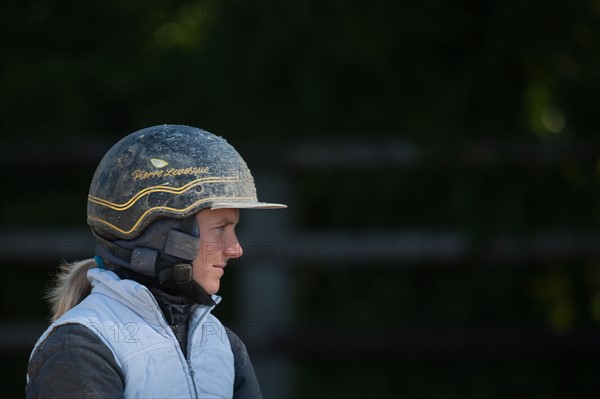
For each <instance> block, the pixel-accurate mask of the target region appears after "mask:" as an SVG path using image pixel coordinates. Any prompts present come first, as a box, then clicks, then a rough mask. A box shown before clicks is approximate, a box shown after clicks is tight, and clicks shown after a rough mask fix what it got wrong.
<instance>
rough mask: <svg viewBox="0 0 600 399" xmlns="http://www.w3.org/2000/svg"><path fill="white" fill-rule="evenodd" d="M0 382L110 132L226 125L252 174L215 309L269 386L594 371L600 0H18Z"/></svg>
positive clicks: (4, 24) (559, 383)
mask: <svg viewBox="0 0 600 399" xmlns="http://www.w3.org/2000/svg"><path fill="white" fill-rule="evenodd" d="M0 12H1V27H0V29H1V31H0V43H1V44H0V45H1V52H0V57H1V58H0V59H1V62H0V70H1V73H0V132H1V134H2V136H1V137H2V138H1V145H0V168H1V175H2V178H3V179H2V180H3V181H2V191H1V192H2V195H1V196H0V198H1V199H0V201H1V202H0V223H1V227H0V261H1V262H2V270H3V274H2V276H3V278H2V282H1V283H0V284H1V285H2V289H1V295H2V300H1V305H0V306H1V312H2V313H1V319H0V352H1V353H2V362H1V365H0V367H1V370H0V379H1V380H0V381H1V383H0V385H1V386H2V390H3V391H4V392H5V394H6V397H14V396H17V397H18V396H21V395H22V394H23V389H24V388H23V387H24V384H25V374H26V365H27V359H28V356H29V353H30V350H31V347H32V345H33V343H34V342H35V340H36V339H37V337H38V336H39V334H40V333H41V332H42V331H43V330H44V328H45V326H46V325H47V318H48V308H47V307H46V305H45V304H44V302H43V301H42V299H41V298H42V295H43V293H44V290H45V289H47V288H48V286H49V284H50V283H51V280H52V275H53V273H54V272H55V271H56V269H57V266H58V264H59V263H60V261H61V260H63V259H64V260H67V261H71V260H74V259H81V258H87V257H89V256H90V255H92V254H93V241H92V239H91V237H90V234H89V232H88V228H87V226H86V223H85V215H86V196H87V190H88V185H89V182H90V180H91V177H92V174H93V172H94V169H95V167H96V165H97V163H98V162H99V160H100V158H101V157H102V155H103V154H104V153H105V151H106V150H107V149H108V148H109V147H110V146H111V145H112V144H114V143H115V142H116V141H117V140H118V139H119V138H121V137H123V136H124V135H126V134H128V133H130V132H133V131H135V130H138V129H140V128H143V127H147V126H151V125H155V124H162V123H178V124H189V125H193V126H197V127H202V128H204V129H206V130H208V131H211V132H213V133H216V134H219V135H222V136H224V137H226V138H227V139H228V140H229V142H230V143H232V144H233V145H234V146H235V147H236V148H237V149H238V150H239V151H240V152H241V153H242V155H243V156H244V157H245V158H246V159H247V161H248V163H249V165H250V167H251V169H252V171H253V173H254V175H255V177H256V180H257V185H258V193H259V197H262V198H263V199H265V200H270V201H282V202H286V203H288V204H289V205H290V208H289V209H288V210H287V211H272V212H266V211H265V212H258V211H256V212H248V213H244V214H243V216H242V218H243V219H242V224H241V226H240V235H241V240H242V242H243V244H244V245H245V248H246V255H245V259H241V260H239V261H237V262H236V263H237V266H234V267H232V268H229V269H228V274H227V276H226V277H225V281H224V288H223V290H222V292H221V294H222V296H223V297H224V300H223V302H222V304H221V305H219V307H218V308H217V310H216V314H217V315H218V316H219V317H220V318H221V319H222V320H224V321H225V322H226V323H227V324H229V325H230V326H231V327H232V328H233V329H234V330H236V331H237V332H238V334H240V336H242V338H243V339H244V340H245V341H246V343H247V345H248V347H249V350H250V353H251V356H252V357H253V360H254V364H255V367H256V370H257V373H258V375H259V378H260V380H261V383H262V386H263V390H264V393H265V396H266V397H269V398H305V397H309V398H342V397H343V398H359V397H360V398H362V397H372V398H391V397H402V398H591V397H598V392H600V391H599V389H600V379H599V378H598V372H599V371H600V235H599V230H598V228H599V226H600V139H599V132H598V126H599V125H600V100H599V96H598V93H599V90H600V1H598V0H594V1H567V0H562V1H558V0H546V1H517V0H495V1H484V0H460V1H450V0H426V1H411V2H401V1H377V0H375V1H371V2H366V1H341V0H338V1H333V0H315V1H276V0H264V1H262V0H248V1H229V0H223V1H216V0H215V1H166V0H163V1H145V0H144V1H141V0H133V1H116V0H114V1H112V0H102V1H101V0H84V1H50V0H43V1H42V0H40V1H16V0H9V1H3V2H2V4H1V5H0Z"/></svg>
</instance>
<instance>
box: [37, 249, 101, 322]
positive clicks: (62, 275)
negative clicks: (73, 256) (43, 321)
mask: <svg viewBox="0 0 600 399" xmlns="http://www.w3.org/2000/svg"><path fill="white" fill-rule="evenodd" d="M94 267H97V265H96V262H95V261H94V259H87V260H82V261H79V262H73V263H65V264H63V265H62V266H61V267H60V271H59V272H58V274H57V275H56V285H55V286H54V287H52V288H51V289H50V290H49V291H48V293H47V294H46V299H47V300H48V302H49V303H50V307H51V310H52V318H51V320H52V321H55V320H56V319H58V318H59V317H61V316H62V315H63V314H65V313H66V312H67V311H68V310H69V309H71V308H72V307H74V306H75V305H77V304H78V303H79V302H81V301H82V300H83V299H84V298H85V297H86V296H88V295H89V294H90V292H91V290H92V286H91V285H90V282H89V281H88V279H87V272H88V270H90V269H92V268H94Z"/></svg>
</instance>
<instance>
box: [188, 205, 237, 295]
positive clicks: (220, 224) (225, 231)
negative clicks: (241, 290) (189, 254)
mask: <svg viewBox="0 0 600 399" xmlns="http://www.w3.org/2000/svg"><path fill="white" fill-rule="evenodd" d="M196 221H197V222H198V228H199V230H200V250H199V251H198V255H197V256H196V259H194V261H193V263H192V266H193V271H192V277H193V279H194V281H195V282H197V283H198V284H200V285H201V286H202V288H204V290H205V291H206V292H207V293H208V294H209V295H213V294H216V293H217V292H218V291H219V287H220V285H221V277H223V273H225V266H226V265H227V261H228V260H229V259H235V258H239V257H240V256H242V253H243V250H242V247H241V245H240V243H239V242H238V239H237V236H236V235H235V227H236V225H237V223H238V221H239V210H237V209H230V208H226V209H216V210H210V209H204V210H202V211H200V212H198V214H197V215H196Z"/></svg>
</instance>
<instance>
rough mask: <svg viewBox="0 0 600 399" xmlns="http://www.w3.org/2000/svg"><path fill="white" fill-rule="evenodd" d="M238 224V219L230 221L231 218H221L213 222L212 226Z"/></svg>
mask: <svg viewBox="0 0 600 399" xmlns="http://www.w3.org/2000/svg"><path fill="white" fill-rule="evenodd" d="M239 222H240V219H239V218H236V219H231V218H228V217H222V218H220V219H217V220H215V222H214V224H215V225H222V224H224V225H230V224H233V225H237V224H238V223H239Z"/></svg>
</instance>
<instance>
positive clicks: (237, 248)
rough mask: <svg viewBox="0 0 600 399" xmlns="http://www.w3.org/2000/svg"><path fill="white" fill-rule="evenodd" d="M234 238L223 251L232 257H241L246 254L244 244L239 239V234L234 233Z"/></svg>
mask: <svg viewBox="0 0 600 399" xmlns="http://www.w3.org/2000/svg"><path fill="white" fill-rule="evenodd" d="M233 238H234V239H233V241H232V242H231V243H229V244H228V245H227V246H226V248H225V250H224V251H223V254H224V255H225V256H227V257H228V258H230V259H235V258H239V257H240V256H242V255H243V254H244V250H243V248H242V245H241V244H240V242H239V241H238V239H237V236H236V235H235V234H234V235H233Z"/></svg>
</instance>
